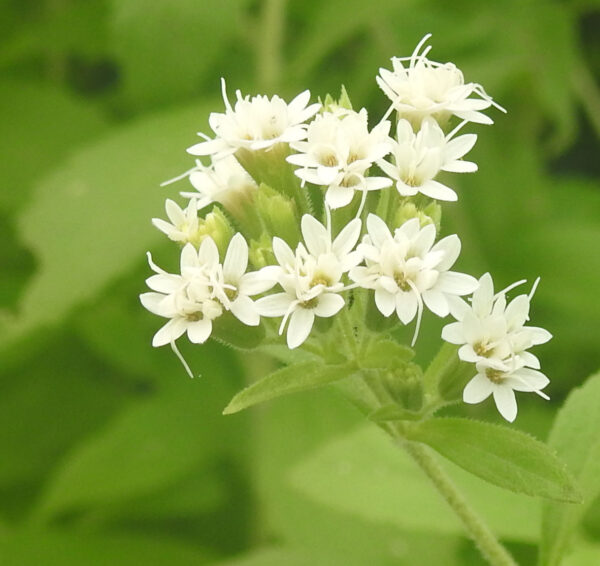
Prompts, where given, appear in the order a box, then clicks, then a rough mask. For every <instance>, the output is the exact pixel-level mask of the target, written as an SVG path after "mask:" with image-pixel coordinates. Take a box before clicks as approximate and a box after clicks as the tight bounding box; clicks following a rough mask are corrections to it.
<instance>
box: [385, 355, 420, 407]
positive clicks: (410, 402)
mask: <svg viewBox="0 0 600 566" xmlns="http://www.w3.org/2000/svg"><path fill="white" fill-rule="evenodd" d="M381 375H382V382H383V386H384V387H385V389H386V391H387V392H388V393H389V395H390V397H391V398H392V400H393V401H394V402H395V403H397V404H398V405H400V406H401V407H402V408H404V409H407V410H408V411H413V412H417V411H419V410H420V409H421V408H422V406H423V371H422V370H421V368H420V366H418V365H417V364H415V363H413V362H405V363H403V364H400V365H398V367H396V368H394V369H392V370H388V371H384V372H382V373H381Z"/></svg>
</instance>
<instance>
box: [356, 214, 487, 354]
mask: <svg viewBox="0 0 600 566" xmlns="http://www.w3.org/2000/svg"><path fill="white" fill-rule="evenodd" d="M367 230H368V235H367V236H365V237H364V238H363V242H362V243H361V244H360V245H359V246H358V251H359V252H360V253H362V255H363V256H364V257H365V261H366V266H358V267H355V268H354V269H352V270H351V271H350V278H351V279H352V280H353V281H355V282H356V283H358V284H359V285H360V286H361V287H365V288H367V289H374V290H375V304H376V305H377V308H378V309H379V311H380V312H381V313H382V314H383V315H384V316H390V315H391V314H392V313H393V312H394V311H396V314H397V316H398V318H399V319H400V321H401V322H402V323H403V324H408V323H409V322H411V321H412V320H413V319H414V318H415V316H417V326H416V329H415V335H414V338H413V344H414V341H415V340H416V337H417V333H418V330H419V325H420V321H421V315H422V311H423V304H425V306H427V308H428V309H429V310H430V311H432V312H433V313H434V314H436V315H438V316H440V317H444V316H446V315H448V313H449V312H450V302H449V301H451V300H452V299H453V298H455V297H456V296H457V295H466V294H468V293H471V292H472V291H473V290H474V289H475V288H476V287H477V280H476V279H475V278H474V277H471V276H470V275H466V274H464V273H457V272H453V271H449V269H450V268H451V267H452V265H454V262H455V261H456V259H457V258H458V255H459V253H460V240H459V239H458V236H456V235H452V236H447V237H445V238H443V239H442V240H440V241H439V242H437V243H436V244H435V245H434V241H435V237H436V230H435V226H434V225H433V224H428V225H427V226H424V227H423V228H421V227H420V223H419V220H418V219H416V218H413V219H411V220H409V221H408V222H405V223H404V224H403V225H402V226H401V227H400V228H398V229H396V230H395V232H394V234H393V235H392V233H391V232H390V230H389V228H388V227H387V225H386V223H385V222H384V221H383V220H382V219H381V218H379V217H378V216H376V215H375V214H369V216H368V218H367Z"/></svg>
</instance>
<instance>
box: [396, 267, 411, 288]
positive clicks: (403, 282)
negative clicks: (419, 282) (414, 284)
mask: <svg viewBox="0 0 600 566" xmlns="http://www.w3.org/2000/svg"><path fill="white" fill-rule="evenodd" d="M394 281H395V282H396V285H398V287H400V289H402V290H403V291H410V290H411V286H410V284H409V283H408V280H407V278H406V275H405V274H404V273H402V272H401V271H396V272H395V273H394Z"/></svg>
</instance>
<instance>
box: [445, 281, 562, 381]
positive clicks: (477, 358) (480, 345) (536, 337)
mask: <svg viewBox="0 0 600 566" xmlns="http://www.w3.org/2000/svg"><path fill="white" fill-rule="evenodd" d="M520 283H522V282H518V283H517V284H520ZM514 286H515V285H511V286H510V287H509V288H508V289H505V290H503V291H500V292H499V293H497V294H495V295H494V284H493V281H492V278H491V276H490V274H489V273H486V274H485V275H483V276H482V277H481V279H480V280H479V286H478V288H477V289H476V290H475V292H474V293H473V297H472V300H471V305H469V304H467V303H466V302H465V301H457V302H456V303H455V305H454V309H453V312H452V314H453V316H454V317H455V318H456V319H457V322H452V323H450V324H447V325H446V326H445V327H444V328H443V330H442V338H443V339H444V340H446V342H450V343H451V344H460V345H461V347H460V348H459V350H458V355H459V357H460V359H461V360H463V361H465V362H472V363H481V364H487V365H488V366H490V367H495V368H497V369H508V368H511V367H513V365H514V360H513V359H512V358H514V357H517V358H519V359H518V364H519V365H520V364H522V365H524V366H528V367H532V368H534V369H539V367H540V363H539V360H538V359H537V357H536V356H534V355H533V354H531V353H530V352H527V349H528V348H531V347H532V346H535V345H538V344H544V343H546V342H548V340H550V339H551V338H552V335H551V334H550V333H549V332H548V331H547V330H544V329H543V328H538V327H535V326H525V322H526V321H527V320H529V308H530V302H531V297H532V293H533V291H534V290H535V287H534V289H533V290H532V293H530V295H519V296H518V297H515V298H514V299H513V300H512V301H511V302H510V303H508V304H507V300H506V292H507V291H508V290H509V289H511V288H513V287H514Z"/></svg>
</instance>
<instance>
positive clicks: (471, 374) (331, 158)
mask: <svg viewBox="0 0 600 566" xmlns="http://www.w3.org/2000/svg"><path fill="white" fill-rule="evenodd" d="M428 39H429V36H426V37H425V38H423V40H422V41H421V42H420V43H419V45H418V46H417V47H416V49H415V50H414V52H413V54H412V55H411V56H410V57H404V58H393V59H392V69H391V70H389V69H383V68H382V69H380V71H379V75H378V76H377V83H378V85H379V86H380V88H381V90H382V91H383V94H384V95H385V96H386V97H387V98H388V99H389V101H390V104H389V109H388V111H387V112H386V113H385V114H384V116H383V117H381V119H379V120H378V121H377V123H376V124H375V125H374V126H372V127H370V125H369V120H368V113H367V110H366V109H365V108H361V109H360V110H354V108H353V105H352V104H351V102H350V97H349V96H348V94H347V92H346V91H345V89H344V88H342V91H341V95H340V96H339V98H337V99H334V98H333V97H332V96H330V95H327V97H325V99H324V100H323V101H322V102H318V103H311V102H310V93H309V92H308V91H304V92H302V93H301V94H299V95H298V96H296V97H295V98H294V99H293V100H292V101H291V102H289V103H287V102H286V101H284V100H283V99H281V98H280V97H279V96H273V97H271V98H269V97H267V96H253V97H250V96H249V95H246V96H244V95H242V93H241V92H240V91H239V90H238V91H236V101H235V103H234V105H232V104H231V103H230V101H229V97H228V94H227V90H226V84H225V81H224V80H223V81H222V93H223V101H224V105H225V111H224V112H214V113H212V114H211V115H210V118H209V125H210V128H211V130H212V135H211V136H207V135H204V134H200V136H201V137H202V138H203V141H201V142H199V143H197V144H195V145H193V146H191V147H189V148H188V150H187V151H188V153H190V154H191V155H193V156H195V157H196V158H197V159H196V162H195V165H194V166H193V167H192V168H191V169H190V170H188V171H187V172H185V173H184V174H183V175H180V176H179V177H176V178H175V179H173V180H172V181H170V182H175V181H182V180H186V181H187V182H188V183H189V184H190V185H191V188H190V187H188V188H187V189H186V190H184V191H182V192H181V195H182V196H183V197H184V198H186V199H188V201H187V204H185V205H184V206H183V207H181V206H180V205H178V204H177V203H176V202H175V201H173V200H171V199H167V201H166V205H165V209H166V215H167V217H168V221H167V220H163V219H158V218H155V219H154V220H153V223H154V225H155V226H156V227H157V228H158V229H159V230H161V231H162V232H164V234H165V235H166V236H167V237H168V238H169V239H170V240H172V241H174V242H176V243H177V244H178V245H179V252H178V253H179V258H180V270H179V273H168V272H166V271H165V270H163V269H161V268H160V267H159V266H158V265H156V264H155V263H154V261H153V260H152V257H151V256H150V254H148V257H149V263H150V267H151V268H152V270H153V271H154V275H152V276H151V277H149V278H148V279H147V285H148V287H149V288H150V289H151V291H150V292H146V293H143V294H142V295H141V296H140V299H141V302H142V304H143V305H144V307H146V308H147V309H148V310H149V311H151V312H152V313H154V314H156V315H158V316H160V317H162V318H164V319H166V322H165V324H164V325H163V326H162V327H161V328H160V329H159V330H158V331H157V332H156V334H155V336H154V338H153V342H152V343H153V345H154V346H164V345H170V346H171V347H172V349H173V350H174V352H175V353H176V354H177V356H178V357H179V358H180V360H181V361H182V363H183V364H184V366H185V368H186V370H187V371H188V373H189V374H190V375H193V374H192V370H191V369H190V368H189V366H188V365H187V363H186V362H185V360H184V358H183V357H182V356H181V354H180V353H179V350H178V348H177V346H176V341H177V340H178V339H179V338H180V337H182V336H183V335H184V334H185V335H187V338H188V339H189V341H190V342H192V343H194V344H202V343H204V342H206V341H207V340H208V339H209V338H211V337H212V338H215V339H217V340H220V341H222V342H225V343H226V344H229V345H231V346H233V347H237V348H242V349H248V350H257V351H262V352H265V353H268V354H270V355H272V356H273V357H274V358H275V359H276V360H278V361H279V362H281V363H283V367H281V368H280V369H277V370H276V371H274V372H273V373H271V374H270V375H268V376H266V377H264V378H262V379H261V380H259V381H257V382H255V383H253V384H251V385H250V386H249V387H247V388H246V389H244V390H242V391H240V392H239V393H238V394H237V395H236V396H235V397H234V398H233V399H232V400H231V402H230V403H229V405H228V406H227V407H226V408H225V410H224V413H226V414H229V413H235V412H237V411H240V410H242V409H245V408H247V407H250V406H252V405H255V404H257V403H259V402H262V401H266V400H269V399H272V398H275V397H278V396H281V395H284V394H288V393H293V392H297V391H302V390H306V389H310V388H316V387H319V386H323V385H326V384H334V385H335V386H336V387H338V388H339V389H340V391H342V392H343V394H344V395H346V396H347V398H348V399H349V400H350V401H351V402H352V403H353V404H355V405H356V406H357V407H358V408H359V409H360V410H361V411H362V412H363V413H364V414H365V416H366V417H367V418H369V419H370V420H371V421H373V422H375V423H376V424H377V425H378V426H379V427H380V428H382V429H383V430H384V431H386V432H387V433H388V434H389V435H390V436H391V437H392V438H393V439H394V441H395V443H396V444H397V445H398V446H399V447H401V448H403V449H405V450H406V451H407V452H408V453H409V454H410V455H411V456H412V457H413V458H414V460H415V461H416V462H417V464H419V465H420V466H421V468H422V469H423V471H424V472H425V473H426V474H427V475H428V476H429V478H430V479H431V480H432V481H433V483H434V484H435V486H436V487H437V488H438V490H439V491H440V493H441V494H442V495H443V496H444V497H445V499H446V500H447V502H448V503H449V504H450V505H451V506H452V508H453V509H454V511H455V512H456V514H457V515H458V516H459V517H460V519H461V520H462V521H463V523H464V525H465V527H466V529H467V531H468V533H469V534H470V536H471V537H472V538H473V539H474V541H475V543H476V544H477V546H478V547H479V549H480V551H481V552H482V554H483V555H484V556H485V557H486V558H487V560H488V561H489V562H490V564H497V565H506V564H514V560H513V559H512V557H511V556H510V554H509V553H508V552H507V550H506V549H505V548H504V547H503V546H502V545H501V544H500V543H499V542H498V540H497V539H496V538H495V537H494V535H493V534H492V533H491V532H490V530H489V529H488V528H487V526H486V525H485V523H484V522H483V521H482V519H481V518H480V517H479V516H478V515H477V514H476V512H475V511H474V510H473V509H472V508H471V507H470V505H469V504H468V503H467V501H466V499H465V498H464V497H463V496H462V494H460V493H459V492H458V491H457V489H456V487H455V486H454V485H453V484H452V482H451V481H450V479H449V478H448V477H447V476H446V473H445V472H444V470H443V469H442V468H441V467H440V465H439V464H438V463H437V460H436V457H435V455H434V454H433V452H432V450H431V449H432V448H433V449H434V450H436V451H437V452H439V453H441V454H442V455H443V456H445V457H446V458H448V459H450V460H451V461H453V462H454V463H456V464H458V465H459V466H461V467H463V468H464V469H466V470H468V471H470V472H472V473H473V474H475V475H477V476H479V477H481V478H483V479H485V480H487V481H489V482H491V483H493V484H495V485H498V486H501V487H504V488H507V489H511V490H513V491H516V492H520V493H525V494H529V495H538V496H542V497H547V498H550V499H555V500H559V501H567V502H576V501H578V500H579V494H578V491H577V489H576V487H575V486H574V485H573V482H572V480H571V478H570V476H569V474H568V472H567V471H566V469H565V468H564V466H563V464H562V463H561V462H560V461H559V460H558V459H557V458H556V456H555V455H554V454H553V453H552V452H550V451H549V449H548V448H547V447H546V446H545V445H544V444H542V443H541V442H539V441H537V440H535V439H534V438H532V437H530V436H528V435H525V434H523V433H521V432H518V431H516V430H514V429H512V428H509V427H507V426H496V425H491V424H487V423H484V422H478V421H474V420H470V419H464V418H448V417H439V416H438V415H437V413H438V411H439V410H440V409H442V408H443V407H445V406H447V405H450V404H456V403H459V402H460V401H461V400H462V401H463V402H465V403H469V404H473V403H480V402H483V401H484V400H485V399H487V398H488V397H490V396H492V397H493V399H494V403H495V405H496V408H497V409H498V411H499V413H500V414H501V415H502V417H503V418H504V419H506V420H507V421H509V422H512V421H514V420H515V418H516V416H517V401H516V396H515V392H533V393H536V394H537V395H538V396H540V397H542V398H544V399H548V396H547V395H546V394H545V393H544V392H543V390H544V389H545V387H546V386H547V385H548V383H549V380H548V378H547V377H546V375H544V374H543V373H542V372H541V371H540V362H539V359H538V358H537V356H536V355H535V354H533V353H532V352H530V349H531V348H532V347H534V346H537V345H540V344H543V343H545V342H547V341H548V340H550V338H551V334H550V333H549V332H548V331H546V330H544V329H542V328H538V327H535V326H531V325H529V324H527V323H528V321H529V311H530V307H531V301H532V299H533V296H534V292H535V289H536V287H537V284H538V282H539V280H538V281H535V282H534V284H533V285H532V286H531V288H530V289H529V291H528V292H525V293H522V294H518V295H517V296H512V298H509V295H514V293H516V291H515V289H517V288H519V287H520V286H521V285H523V284H524V283H525V281H518V282H516V283H514V284H512V285H509V286H508V287H506V288H504V289H502V290H500V291H497V290H495V288H494V283H493V280H492V277H491V275H490V274H489V273H486V274H484V275H482V276H480V277H479V278H476V277H474V276H473V275H470V274H466V273H461V272H459V271H455V270H453V266H454V264H455V263H456V261H457V259H458V257H459V255H460V251H461V241H460V238H459V235H457V234H452V235H447V236H444V237H440V233H441V220H442V205H441V203H447V204H446V205H447V206H460V204H453V203H454V202H455V201H457V200H459V195H458V194H457V193H456V192H455V191H454V190H453V189H452V188H451V187H450V186H447V185H446V184H445V182H446V181H445V182H444V183H442V182H441V181H440V180H438V177H439V175H440V173H442V172H447V173H473V172H475V171H476V170H477V165H476V164H475V163H473V162H471V161H468V160H466V159H465V156H466V155H467V154H468V153H469V151H470V150H471V149H472V148H473V146H474V144H475V143H476V141H477V135H476V134H474V133H464V132H465V129H466V128H468V127H469V126H470V125H471V124H484V125H486V124H487V125H489V124H492V120H491V118H490V117H489V116H488V115H487V114H484V111H486V110H490V109H491V108H492V107H495V108H496V109H498V110H502V111H503V108H502V107H500V106H499V105H498V104H497V103H495V102H494V101H493V100H492V98H491V97H490V96H489V95H488V94H487V93H486V92H485V91H484V89H483V88H482V87H481V85H479V84H476V83H465V82H464V79H463V74H462V73H461V71H460V70H459V69H458V68H457V67H456V66H455V65H453V64H452V63H445V64H442V63H438V62H435V61H432V60H430V59H429V58H428V54H429V51H430V49H431V47H430V46H427V40H428ZM372 121H373V120H372ZM443 178H444V179H446V178H448V179H450V178H451V177H450V176H447V175H445V176H444V177H443ZM170 182H169V183H170ZM167 184H168V183H167ZM482 190H485V187H482ZM174 249H176V248H175V247H174ZM424 316H437V317H441V318H446V317H451V318H452V319H454V320H453V321H450V322H448V323H447V324H446V325H445V326H444V327H443V330H442V333H441V346H440V349H439V352H438V354H437V355H436V356H435V357H434V359H433V360H432V361H431V363H430V364H429V366H428V367H427V368H426V369H425V370H424V369H423V368H422V367H421V366H419V365H418V364H416V363H415V362H414V361H413V358H414V356H415V351H416V348H418V344H419V329H420V326H421V321H422V318H423V317H424ZM404 326H412V328H411V333H412V337H411V338H410V339H409V340H408V341H407V342H406V343H405V342H404V341H403V339H402V336H404V335H405V334H404V333H403V332H402V331H401V329H402V327H404ZM390 449H392V448H390ZM399 489H401V478H399Z"/></svg>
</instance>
